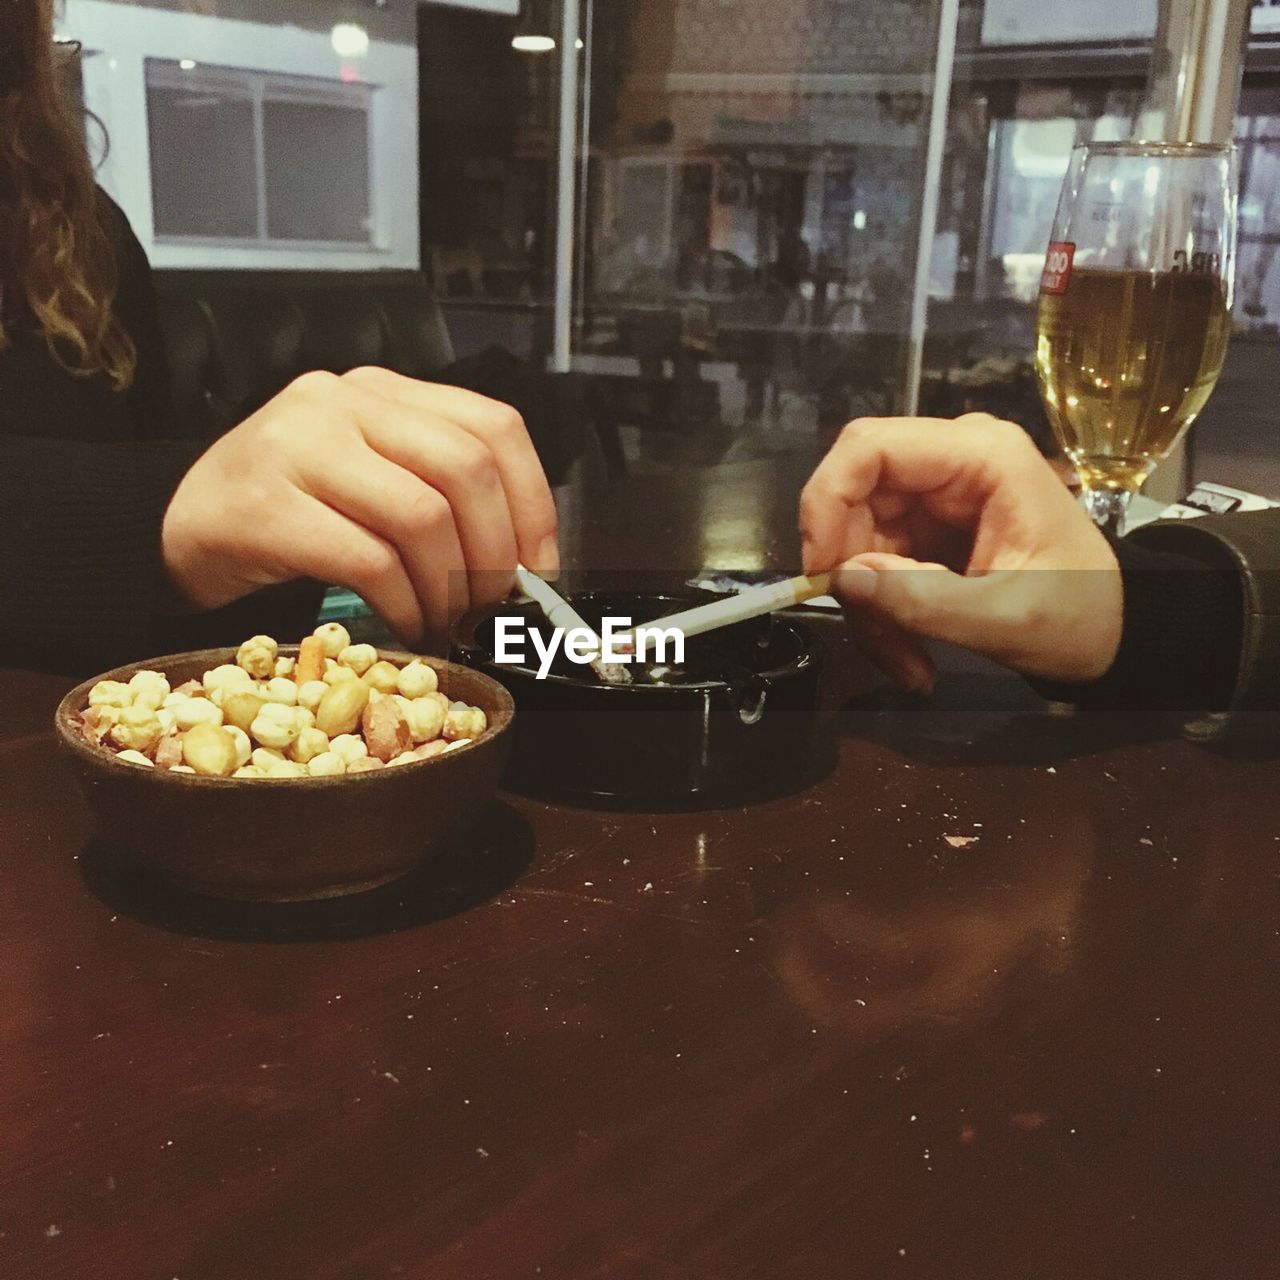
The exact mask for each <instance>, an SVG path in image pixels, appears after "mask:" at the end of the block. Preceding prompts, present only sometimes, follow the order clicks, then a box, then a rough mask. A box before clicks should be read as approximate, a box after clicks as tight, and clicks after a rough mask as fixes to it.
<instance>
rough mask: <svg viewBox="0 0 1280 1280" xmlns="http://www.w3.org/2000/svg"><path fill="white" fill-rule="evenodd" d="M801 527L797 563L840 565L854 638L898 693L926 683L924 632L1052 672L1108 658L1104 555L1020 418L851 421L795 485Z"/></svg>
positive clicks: (1115, 640)
mask: <svg viewBox="0 0 1280 1280" xmlns="http://www.w3.org/2000/svg"><path fill="white" fill-rule="evenodd" d="M800 528H801V533H802V535H803V538H804V564H805V569H806V571H808V572H811V573H814V572H821V571H823V570H829V569H833V568H836V567H837V566H840V567H841V572H840V573H839V575H838V577H837V582H836V586H835V591H836V594H837V595H838V596H839V597H840V599H841V601H842V603H843V604H844V605H845V606H846V614H847V616H848V617H849V620H850V624H851V626H852V627H853V629H854V633H855V637H856V638H857V639H858V641H859V643H860V644H861V645H862V647H863V648H864V649H865V650H866V651H867V652H868V654H869V655H870V656H871V657H872V658H873V660H875V661H876V662H877V663H878V664H879V665H880V666H881V667H882V668H883V669H884V670H885V671H886V672H888V674H890V675H891V676H893V677H894V678H895V679H896V680H898V682H899V683H900V684H902V685H904V686H905V687H906V688H908V689H914V690H919V691H924V690H927V689H930V688H932V685H933V666H932V663H931V662H930V660H929V658H928V656H927V654H926V652H925V650H924V647H923V645H922V644H921V639H922V638H927V639H934V640H944V641H949V642H951V643H954V644H959V645H964V646H965V647H966V648H969V649H973V650H975V651H977V652H978V653H982V654H985V655H986V656H987V657H990V658H994V659H996V660H997V661H999V662H1002V663H1004V664H1005V665H1006V666H1010V667H1013V668H1014V669H1015V670H1017V671H1021V672H1023V673H1024V674H1026V675H1033V676H1041V677H1045V678H1048V679H1053V680H1066V681H1087V680H1094V679H1097V678H1098V677H1100V676H1101V675H1103V674H1104V673H1105V672H1106V671H1107V669H1108V668H1109V667H1110V666H1111V664H1112V662H1113V661H1114V659H1115V655H1116V651H1117V649H1118V647H1119V644H1120V629H1121V623H1122V614H1123V607H1124V601H1123V591H1122V585H1121V580H1120V573H1119V565H1118V564H1117V562H1116V558H1115V555H1114V553H1113V552H1112V550H1111V547H1110V545H1109V544H1108V543H1107V540H1106V539H1105V538H1104V537H1103V536H1102V534H1101V533H1100V532H1099V531H1098V530H1097V528H1095V526H1094V525H1093V523H1092V521H1090V519H1089V518H1088V516H1087V515H1086V514H1085V513H1084V511H1083V510H1082V509H1081V508H1080V507H1079V506H1078V505H1077V504H1076V502H1075V501H1074V499H1073V498H1072V497H1071V495H1070V494H1069V493H1068V492H1067V490H1066V488H1065V487H1064V486H1063V484H1062V482H1061V480H1059V479H1058V477H1057V476H1056V475H1055V474H1054V472H1053V470H1052V468H1051V467H1050V466H1049V464H1048V463H1047V462H1046V461H1045V460H1044V459H1043V458H1042V457H1041V456H1040V454H1039V452H1038V451H1037V450H1036V448H1035V446H1034V445H1033V444H1032V443H1031V440H1030V438H1029V437H1028V436H1027V434H1026V432H1024V431H1023V430H1022V429H1021V428H1020V427H1016V426H1013V425H1012V424H1010V423H1007V422H998V421H997V420H996V419H994V418H991V417H988V416H987V415H985V414H968V415H966V416H965V417H963V418H960V419H958V420H956V421H955V422H946V421H942V420H939V419H935V418H914V419H913V418H884V419H865V420H861V421H857V422H852V423H850V424H849V425H848V426H847V427H845V429H844V431H843V432H842V433H841V435H840V438H839V440H838V441H837V442H836V444H835V445H834V446H833V447H832V449H831V452H830V453H828V454H827V456H826V458H825V459H824V460H823V461H822V463H821V465H820V466H819V467H818V469H817V471H815V472H814V474H813V476H812V478H811V479H810V480H809V483H808V484H807V485H806V486H805V490H804V493H803V495H802V496H801V499H800ZM910 571H914V572H910Z"/></svg>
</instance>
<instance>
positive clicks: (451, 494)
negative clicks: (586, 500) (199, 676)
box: [162, 368, 559, 644]
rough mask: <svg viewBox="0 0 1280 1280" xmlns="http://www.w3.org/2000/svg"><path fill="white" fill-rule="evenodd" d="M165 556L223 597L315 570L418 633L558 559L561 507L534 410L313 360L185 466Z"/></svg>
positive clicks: (196, 584)
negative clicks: (532, 430)
mask: <svg viewBox="0 0 1280 1280" xmlns="http://www.w3.org/2000/svg"><path fill="white" fill-rule="evenodd" d="M162 540H163V550H164V560H165V564H166V566H167V568H168V571H169V574H170V577H171V578H172V579H173V581H174V583H175V584H176V585H177V587H178V588H179V590H180V591H181V592H182V593H183V595H184V596H185V597H186V598H187V600H188V601H189V602H190V603H191V604H192V605H193V606H195V607H197V608H201V609H211V608H216V607H217V606H218V605H222V604H226V603H228V602H230V601H232V600H235V599H237V598H239V597H240V596H243V595H247V594H248V593H249V592H252V591H255V590H258V589H259V588H261V587H265V586H270V585H272V584H275V583H280V582H287V581H289V580H291V579H294V578H300V577H310V578H316V579H319V580H320V581H322V582H328V583H334V584H337V585H340V586H344V587H349V588H350V589H351V590H353V591H355V592H357V593H358V594H359V595H360V596H361V597H362V598H363V599H364V600H366V601H367V602H368V604H369V605H370V606H371V607H372V608H373V609H375V610H377V612H378V613H379V614H380V615H381V616H382V617H383V619H384V620H385V621H386V622H387V624H388V625H389V626H390V627H391V628H392V629H393V630H394V631H395V632H396V634H397V635H398V636H400V637H401V638H402V639H403V640H404V641H406V642H407V643H411V644H412V643H416V642H417V641H419V640H420V639H421V638H422V636H423V635H424V633H426V632H428V631H431V630H439V629H442V628H443V627H444V626H445V625H447V623H448V621H449V620H450V618H451V617H455V616H457V615H458V614H459V613H461V612H464V611H465V610H466V609H468V608H470V607H475V606H479V605H484V604H490V603H494V602H496V601H497V600H500V599H502V598H503V596H504V595H505V594H506V592H507V591H508V590H509V589H510V586H511V582H512V578H513V574H514V570H515V565H516V562H517V560H520V561H523V563H525V564H527V565H529V566H530V568H534V569H540V570H542V571H544V572H549V573H554V572H555V571H556V570H557V569H558V567H559V552H558V550H557V544H556V510H555V504H554V503H553V501H552V498H551V490H550V489H549V487H548V485H547V481H546V477H545V476H544V475H543V472H542V467H541V465H540V464H539V462H538V457H537V454H536V453H535V452H534V449H533V445H532V443H531V442H530V440H529V437H528V434H527V433H526V431H525V427H524V423H523V421H522V420H521V418H520V415H519V414H518V413H517V412H516V411H515V410H514V409H512V408H510V407H508V406H507V405H503V404H499V403H498V402H496V401H494V400H488V399H486V398H485V397H484V396H479V395H476V394H475V393H473V392H470V391H463V390H461V389H459V388H457V387H445V386H436V385H434V384H431V383H424V382H415V381H414V380H413V379H411V378H405V377H401V376H400V375H399V374H396V373H392V372H390V371H389V370H386V369H373V368H369V369H355V370H352V372H350V373H348V374H344V375H343V376H342V377H337V376H336V375H334V374H330V373H308V374H304V375H303V376H302V377H300V378H298V379H297V380H296V381H295V382H293V383H291V384H290V385H289V386H288V387H286V388H285V390H283V391H282V392H281V393H280V394H279V395H278V396H276V397H275V399H273V400H272V401H271V402H270V403H268V404H266V405H264V406H263V408H262V409H260V410H259V411H258V412H257V413H255V414H254V415H253V416H252V417H251V418H248V419H246V420H245V421H244V422H242V423H241V424H240V425H239V426H238V427H236V428H235V429H234V430H232V431H230V432H228V433H227V435H225V436H223V437H222V438H221V439H220V440H219V441H218V442H217V443H216V444H214V445H213V447H212V448H210V449H209V451H208V452H207V453H205V454H204V455H203V456H202V457H201V458H200V459H199V461H197V462H196V464H195V465H194V466H193V467H192V468H191V470H190V471H189V472H187V474H186V476H184V477H183V479H182V482H181V484H180V485H179V486H178V489H177V492H176V493H175V494H174V496H173V501H172V502H171V503H170V505H169V509H168V511H167V513H166V515H165V520H164V530H163V539H162Z"/></svg>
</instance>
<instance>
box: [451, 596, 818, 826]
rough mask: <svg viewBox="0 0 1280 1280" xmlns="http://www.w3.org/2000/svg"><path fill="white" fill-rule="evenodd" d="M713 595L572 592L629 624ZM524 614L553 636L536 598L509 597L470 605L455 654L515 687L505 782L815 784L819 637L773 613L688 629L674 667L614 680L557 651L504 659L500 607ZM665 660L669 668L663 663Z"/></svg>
mask: <svg viewBox="0 0 1280 1280" xmlns="http://www.w3.org/2000/svg"><path fill="white" fill-rule="evenodd" d="M712 599H715V597H714V596H711V595H709V594H708V593H705V592H697V593H687V594H685V593H681V594H656V593H655V594H643V593H636V592H630V593H622V592H618V593H611V592H607V591H593V592H587V593H583V594H578V595H573V596H570V600H571V602H572V603H573V606H574V608H575V609H576V610H577V611H578V613H579V614H580V615H581V616H582V618H583V620H584V621H586V622H587V623H588V624H590V625H591V626H592V627H593V628H595V629H596V630H597V631H600V630H601V628H602V625H603V619H604V618H606V617H609V618H629V619H631V621H632V622H633V623H634V624H635V625H637V626H638V625H641V624H644V623H646V622H649V621H652V620H655V619H658V618H662V617H666V616H667V615H669V614H672V613H675V612H677V611H679V610H682V609H686V608H689V607H690V606H692V605H696V604H703V603H706V602H707V601H708V600H712ZM499 616H501V617H507V618H511V617H518V618H521V619H522V620H523V622H524V623H525V624H526V625H527V626H528V627H529V628H531V629H533V630H536V631H538V632H540V633H541V634H542V636H543V637H544V638H548V637H549V636H550V633H551V625H550V623H548V622H547V621H546V620H545V619H544V618H543V616H542V614H541V612H540V611H539V609H538V607H537V606H536V605H534V604H532V603H528V604H511V603H506V604H503V605H501V606H496V607H493V608H490V609H487V610H483V611H481V612H478V613H473V614H470V615H468V616H467V617H465V618H463V619H462V621H461V622H459V623H458V624H457V626H456V627H455V628H454V630H453V635H452V640H453V650H452V656H453V659H454V660H455V661H457V662H461V663H465V664H467V665H469V666H472V667H474V668H475V669H476V670H478V671H481V672H483V673H484V674H486V675H489V676H492V677H493V679H495V680H497V681H499V682H500V683H501V684H503V685H505V686H506V687H507V689H508V690H509V691H510V693H511V695H512V697H513V698H514V700H515V704H516V710H517V715H516V717H515V722H514V725H513V733H514V738H515V741H514V743H513V746H512V751H511V756H510V759H509V763H508V765H507V770H506V773H505V774H504V776H503V785H505V786H507V787H508V788H509V789H510V790H513V791H518V792H522V793H524V794H526V795H532V796H537V797H540V798H544V799H554V800H563V801H569V802H571V803H578V804H603V805H607V806H609V807H624V808H625V807H640V806H643V807H647V808H687V807H691V806H697V807H705V806H713V805H725V804H733V803H745V802H747V801H749V800H753V799H759V798H763V797H766V796H774V795H780V794H785V793H787V792H789V791H794V790H796V789H798V788H800V787H803V786H805V785H807V783H808V782H809V781H811V780H812V778H813V777H814V776H815V773H816V772H817V770H818V768H819V759H818V758H819V754H820V752H819V745H818V741H817V733H818V682H819V676H820V670H821V661H820V656H819V655H820V646H819V644H818V643H817V642H816V641H815V640H814V639H813V638H812V637H811V636H810V634H809V633H808V632H807V631H806V629H805V628H804V627H803V626H801V625H799V624H797V623H795V622H793V621H791V620H789V619H784V618H780V617H778V616H777V615H773V616H766V617H763V618H754V619H751V620H750V621H747V622H741V623H737V624H736V625H734V626H732V627H725V628H723V629H722V630H719V631H715V632H711V633H709V634H707V635H704V636H694V637H691V638H689V639H688V640H686V643H685V654H684V657H685V661H684V663H683V664H682V665H681V666H680V667H676V666H675V665H674V664H673V663H667V664H663V663H659V662H656V661H651V662H647V663H645V664H639V663H637V664H635V665H632V666H630V667H629V668H628V670H629V671H630V672H631V673H632V676H633V682H632V683H631V684H629V685H612V684H605V683H602V682H601V681H599V680H598V679H597V677H596V676H595V674H594V672H593V671H592V670H591V668H590V667H587V666H581V665H577V664H575V663H573V662H571V661H570V660H569V659H568V658H567V657H565V656H564V654H563V652H558V653H557V656H556V659H555V661H554V663H553V664H552V666H551V668H550V670H549V672H548V674H547V675H546V677H545V678H544V679H538V678H537V659H536V656H535V655H534V653H533V646H532V644H531V643H530V642H529V640H528V639H526V640H525V645H524V647H525V650H526V654H525V657H526V660H527V662H528V663H529V664H531V665H524V666H513V665H509V664H505V663H498V662H497V661H495V659H494V654H495V651H496V640H495V618H497V617H499ZM664 665H665V669H664Z"/></svg>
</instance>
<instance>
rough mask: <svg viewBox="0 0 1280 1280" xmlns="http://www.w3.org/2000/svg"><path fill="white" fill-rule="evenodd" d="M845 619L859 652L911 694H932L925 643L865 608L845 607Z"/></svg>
mask: <svg viewBox="0 0 1280 1280" xmlns="http://www.w3.org/2000/svg"><path fill="white" fill-rule="evenodd" d="M845 621H846V622H847V625H849V634H850V636H851V639H852V641H854V644H855V645H856V646H858V649H859V652H860V653H861V654H863V655H864V657H865V658H867V659H868V660H869V662H872V663H873V664H874V666H877V667H878V668H879V669H881V671H883V672H884V675H886V676H888V677H890V680H892V681H893V682H895V684H896V685H899V686H900V687H902V689H905V690H906V691H908V692H911V694H932V692H933V686H934V684H936V681H937V671H936V668H934V666H933V659H932V658H931V657H929V655H928V653H927V652H925V649H924V646H923V645H922V644H920V641H919V640H916V639H915V637H914V636H911V635H910V634H909V632H906V631H904V630H902V628H901V627H899V626H897V625H896V623H893V622H892V621H890V620H888V618H886V617H884V616H882V614H878V613H876V612H874V611H873V609H869V608H865V607H861V608H858V607H852V605H850V607H846V608H845Z"/></svg>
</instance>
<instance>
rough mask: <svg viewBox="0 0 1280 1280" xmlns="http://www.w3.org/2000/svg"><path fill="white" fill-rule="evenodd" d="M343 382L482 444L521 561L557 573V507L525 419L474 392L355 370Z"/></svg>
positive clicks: (388, 373) (382, 372) (387, 373)
mask: <svg viewBox="0 0 1280 1280" xmlns="http://www.w3.org/2000/svg"><path fill="white" fill-rule="evenodd" d="M344 378H345V380H346V381H348V382H351V383H353V384H355V385H357V386H360V387H363V388H364V389H366V390H367V391H369V392H371V393H373V394H376V395H380V396H383V397H385V398H387V399H389V400H394V401H397V402H398V403H400V404H404V405H408V406H410V407H413V408H417V409H421V410H425V411H427V412H431V413H435V414H438V415H440V416H442V417H444V418H447V419H448V420H450V421H451V422H454V423H456V424H457V425H458V426H459V427H461V428H462V429H463V430H464V431H466V432H468V433H469V434H471V435H473V436H474V437H475V438H476V439H478V440H479V441H481V442H482V443H483V444H484V445H485V446H486V447H487V448H488V449H489V451H490V452H491V454H492V455H493V458H494V460H495V462H496V464H497V468H498V474H499V476H500V478H501V483H502V487H503V489H504V490H505V492H506V496H507V506H508V507H509V509H510V511H511V518H512V523H513V525H514V527H515V533H516V541H517V545H518V548H519V552H520V559H521V560H522V561H523V562H524V563H525V564H527V565H528V566H529V567H530V568H531V569H535V570H538V571H540V572H545V573H548V574H553V575H554V574H555V573H556V572H558V570H559V568H560V550H559V543H558V541H557V527H558V522H557V517H556V505H555V501H554V499H553V498H552V496H551V486H550V485H549V484H548V483H547V477H546V474H545V472H544V471H543V469H542V463H541V462H540V461H539V460H538V454H537V451H536V450H535V449H534V447H533V441H532V440H531V439H530V438H529V432H528V431H527V430H526V428H525V425H524V419H523V418H521V416H520V414H519V413H518V412H516V410H515V409H513V408H512V407H511V406H510V405H506V404H502V403H501V402H499V401H497V400H490V399H489V398H488V397H487V396H482V395H477V394H476V393H475V392H474V391H467V390H464V389H463V388H461V387H446V386H442V385H440V384H438V383H431V382H418V381H416V380H414V379H413V378H405V377H403V376H401V375H400V374H398V373H393V372H392V371H391V370H389V369H377V368H361V369H353V370H352V371H351V372H350V373H348V374H346V375H344Z"/></svg>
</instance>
